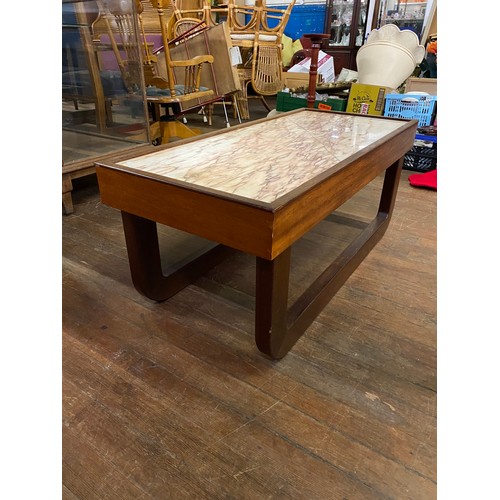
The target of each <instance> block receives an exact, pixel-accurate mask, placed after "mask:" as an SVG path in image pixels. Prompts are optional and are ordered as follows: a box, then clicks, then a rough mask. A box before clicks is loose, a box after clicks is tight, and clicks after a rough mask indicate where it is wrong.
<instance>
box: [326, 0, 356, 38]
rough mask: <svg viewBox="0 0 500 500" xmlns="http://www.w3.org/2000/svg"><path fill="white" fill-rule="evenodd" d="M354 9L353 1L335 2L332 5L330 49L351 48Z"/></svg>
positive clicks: (337, 0) (335, 0)
mask: <svg viewBox="0 0 500 500" xmlns="http://www.w3.org/2000/svg"><path fill="white" fill-rule="evenodd" d="M353 9H354V1H353V0H347V1H339V0H334V1H333V2H332V3H331V16H330V39H329V40H328V46H329V47H339V46H340V47H347V46H349V44H350V42H351V39H350V35H351V24H352V16H353Z"/></svg>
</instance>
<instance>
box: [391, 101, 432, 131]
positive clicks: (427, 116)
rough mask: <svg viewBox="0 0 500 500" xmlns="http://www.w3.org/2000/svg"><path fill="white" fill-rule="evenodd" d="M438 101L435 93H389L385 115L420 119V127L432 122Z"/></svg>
mask: <svg viewBox="0 0 500 500" xmlns="http://www.w3.org/2000/svg"><path fill="white" fill-rule="evenodd" d="M436 102H437V96H435V95H421V94H387V95H386V96H385V108H384V116H390V117H393V118H406V119H407V120H418V126H419V127H426V126H427V125H430V124H431V120H432V116H433V114H434V107H435V105H436Z"/></svg>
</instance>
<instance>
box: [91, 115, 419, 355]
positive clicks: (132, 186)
mask: <svg viewBox="0 0 500 500" xmlns="http://www.w3.org/2000/svg"><path fill="white" fill-rule="evenodd" d="M306 112H311V113H322V111H317V110H297V111H293V112H292V113H306ZM329 113H330V112H329ZM371 118H373V117H371ZM273 119H279V117H276V118H271V119H264V120H258V121H256V122H252V123H250V124H244V125H240V126H239V127H234V128H233V130H234V129H237V128H240V127H252V126H254V125H255V124H256V123H261V122H264V121H267V120H273ZM386 120H387V118H386ZM400 121H402V120H400ZM416 126H417V122H416V121H415V120H412V121H411V122H404V124H403V125H402V126H401V128H400V129H398V130H397V132H396V133H392V134H388V136H387V137H386V138H384V140H381V141H377V142H376V143H375V144H374V145H373V147H369V148H366V150H363V151H361V152H359V153H358V154H355V155H352V156H351V157H349V158H347V159H346V160H344V161H342V162H340V163H339V164H336V165H335V169H334V170H328V171H326V172H325V173H324V174H322V175H319V176H317V177H315V178H314V179H313V180H312V181H310V182H306V183H304V185H302V186H300V187H299V188H298V189H295V190H293V191H291V192H290V193H289V194H286V195H284V196H281V197H280V198H279V199H277V200H276V201H275V202H272V203H263V202H256V201H253V200H248V199H246V198H242V197H240V196H236V195H230V194H228V193H221V192H217V191H215V190H213V189H208V188H199V187H197V186H193V185H189V184H188V183H184V182H181V181H176V180H172V179H166V178H164V177H160V176H157V175H155V174H152V173H144V172H137V171H134V169H132V168H129V167H126V166H123V165H117V164H106V165H105V164H98V165H97V167H96V171H97V175H98V180H99V186H100V189H101V198H102V201H103V203H105V204H107V205H110V206H112V207H115V208H118V209H119V210H121V212H122V220H123V228H124V233H125V239H126V246H127V252H128V258H129V263H130V270H131V275H132V281H133V283H134V286H135V287H136V289H137V290H138V291H139V292H140V293H142V294H144V295H145V296H146V297H148V298H150V299H152V300H155V301H162V300H165V299H167V298H169V297H171V296H172V295H174V294H176V293H177V292H178V291H180V290H181V289H182V288H184V287H185V286H187V285H188V284H189V283H191V282H193V281H194V280H195V279H196V278H198V277H199V276H200V275H202V274H203V273H205V272H206V271H207V270H208V269H210V268H211V267H213V266H214V265H216V264H217V263H219V262H221V260H222V259H223V258H224V257H225V256H226V255H227V254H228V253H229V252H231V251H233V250H239V251H243V252H247V253H250V254H253V255H255V256H256V264H257V265H256V289H255V299H256V306H255V340H256V344H257V347H258V348H259V350H260V351H262V352H263V353H265V354H267V355H268V356H270V357H271V358H273V359H280V358H282V357H283V356H284V355H285V354H286V353H287V352H288V351H289V350H290V348H291V347H292V346H293V345H294V344H295V343H296V341H297V340H298V339H299V338H300V337H301V335H302V334H303V333H304V332H305V331H306V329H307V328H308V326H309V325H310V324H311V323H312V321H313V320H314V319H315V318H316V317H317V315H318V314H319V313H320V312H321V310H322V309H323V308H324V307H325V306H326V304H327V303H328V302H329V301H330V300H331V298H332V297H333V296H334V295H335V293H336V292H337V291H338V290H339V289H340V288H341V287H342V285H343V284H344V282H345V281H346V280H347V278H348V277H349V276H350V275H351V274H352V272H353V271H354V270H355V269H356V268H357V267H358V265H359V264H360V263H361V262H362V261H363V260H364V258H365V257H366V255H368V253H369V252H370V251H371V249H372V248H373V247H374V246H375V244H376V243H377V242H378V241H379V240H380V238H381V237H382V236H383V234H384V233H385V231H386V229H387V227H388V225H389V221H390V218H391V215H392V212H393V208H394V204H395V199H396V194H397V189H398V183H399V179H400V174H401V168H402V158H403V156H404V154H405V153H406V152H407V151H408V150H409V149H410V148H411V147H412V145H413V140H414V137H415V132H416ZM229 132H230V131H221V132H216V133H214V134H220V133H229ZM214 134H207V136H213V135H214ZM207 136H202V137H198V138H194V139H188V140H186V141H182V143H183V144H185V143H189V142H192V141H200V140H203V138H204V137H207ZM175 144H176V143H174V145H169V146H165V148H169V147H175ZM162 148H163V147H162ZM157 150H158V149H157ZM384 171H385V176H384V182H383V187H382V192H381V197H380V203H379V208H378V212H377V215H376V216H375V217H374V219H373V220H372V221H371V222H370V223H369V224H368V225H367V226H366V227H365V229H364V230H363V231H362V232H361V233H360V234H359V235H358V236H357V237H356V238H355V239H354V241H352V242H351V243H350V244H349V245H348V246H347V248H346V249H345V250H344V251H343V252H342V253H341V254H340V256H338V257H337V258H336V259H335V260H334V262H333V263H332V264H331V265H329V266H328V267H327V269H326V270H325V271H323V273H321V275H320V276H319V277H318V278H317V279H316V280H315V281H314V282H313V283H312V284H311V285H310V286H309V287H308V288H307V290H306V291H305V292H304V293H303V294H302V295H301V296H300V297H299V298H298V299H297V300H296V301H295V303H294V304H292V305H290V306H289V305H288V284H289V275H290V260H291V248H292V244H293V243H294V242H295V241H297V240H298V239H299V238H300V237H301V236H303V235H304V234H305V233H306V232H308V231H309V230H310V229H311V228H312V227H314V226H315V225H316V224H317V223H319V222H320V221H321V220H323V219H324V218H325V217H326V216H327V215H329V214H330V213H331V212H333V211H334V210H335V209H336V208H338V207H339V206H340V205H341V204H342V203H344V202H345V201H347V200H349V199H350V198H351V197H352V196H353V195H354V194H355V193H357V192H358V191H359V190H360V189H361V188H363V187H364V186H365V185H367V184H368V183H369V182H371V181H372V180H373V179H374V178H375V177H377V176H378V175H379V174H381V173H383V172H384ZM157 223H161V224H165V225H168V226H171V227H175V228H177V229H180V230H183V231H187V232H190V233H193V234H197V235H198V236H201V237H204V238H207V239H210V240H212V241H215V242H218V243H219V244H218V245H217V246H215V247H213V248H212V249H210V250H209V251H207V252H206V253H204V254H202V255H201V256H199V257H197V258H195V259H194V260H192V261H191V262H189V263H187V264H185V265H183V266H182V267H181V268H179V269H177V270H176V271H174V272H172V273H170V274H168V275H165V274H164V273H163V270H162V265H161V256H160V248H159V243H158V235H157V228H156V224H157Z"/></svg>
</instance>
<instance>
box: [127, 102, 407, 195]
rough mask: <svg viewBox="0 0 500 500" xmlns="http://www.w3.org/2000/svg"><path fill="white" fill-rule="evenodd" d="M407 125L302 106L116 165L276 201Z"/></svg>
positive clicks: (225, 191)
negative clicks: (310, 110) (269, 118)
mask: <svg viewBox="0 0 500 500" xmlns="http://www.w3.org/2000/svg"><path fill="white" fill-rule="evenodd" d="M405 125H406V123H405V122H402V121H397V120H384V119H380V118H372V117H369V116H351V115H340V114H330V113H315V112H307V111H304V112H303V113H292V114H283V115H281V116H279V117H278V118H277V119H274V120H268V121H265V122H262V123H256V124H252V125H250V126H248V127H242V128H240V129H233V130H231V129H230V130H228V131H227V133H222V134H217V135H215V136H213V137H205V138H204V137H203V136H201V137H200V139H199V140H197V141H193V142H190V143H188V144H182V145H179V146H177V147H176V146H174V147H172V148H168V149H165V150H162V151H158V152H155V153H151V154H148V155H144V156H140V157H137V158H133V159H130V160H126V161H123V162H120V163H118V165H123V166H126V167H131V168H134V169H137V170H140V171H143V172H151V173H154V174H156V175H160V176H163V177H165V178H168V179H175V180H178V181H184V182H188V183H190V184H194V185H196V186H200V187H205V188H210V189H214V190H217V191H221V192H223V193H230V194H235V195H239V196H243V197H245V198H249V199H252V200H256V201H262V202H267V203H272V202H273V201H275V200H276V199H277V198H279V197H280V196H283V195H285V194H287V193H289V192H290V191H292V190H293V189H295V188H297V187H299V186H301V185H302V184H304V183H305V182H308V181H309V180H311V179H313V178H314V177H316V176H317V175H319V174H321V173H323V172H325V171H326V170H328V169H331V168H332V167H334V166H335V165H336V164H337V163H339V162H340V161H342V160H344V159H346V158H348V157H349V156H351V155H353V154H355V153H357V152H359V151H361V150H362V149H364V148H367V147H369V146H371V145H373V144H374V143H376V142H377V141H378V140H380V139H382V138H384V137H385V136H387V135H389V134H391V133H392V132H394V131H395V130H397V129H398V128H401V127H404V126H405Z"/></svg>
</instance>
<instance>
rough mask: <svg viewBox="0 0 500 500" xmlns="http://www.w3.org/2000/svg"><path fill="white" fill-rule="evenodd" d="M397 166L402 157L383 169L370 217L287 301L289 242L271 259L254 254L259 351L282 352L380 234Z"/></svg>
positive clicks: (279, 355) (386, 218)
mask: <svg viewBox="0 0 500 500" xmlns="http://www.w3.org/2000/svg"><path fill="white" fill-rule="evenodd" d="M401 168H402V160H401V161H399V162H397V163H394V164H393V165H392V166H391V167H389V168H388V169H387V171H386V173H385V177H384V184H383V187H382V194H381V197H380V204H379V210H378V213H377V215H376V216H375V218H374V219H373V220H372V221H371V222H370V223H369V224H368V225H367V226H366V228H365V229H364V230H363V231H362V232H361V234H359V235H358V237H357V238H355V239H354V241H353V242H352V243H351V244H350V245H349V246H348V247H347V248H346V249H345V250H344V251H343V252H342V253H341V254H340V255H339V256H338V257H337V258H336V259H335V261H334V262H333V263H332V264H331V265H330V266H329V267H328V268H327V269H326V270H325V271H323V273H322V274H321V275H320V276H319V277H318V278H317V279H316V280H315V281H314V282H313V283H312V284H311V285H310V286H309V288H307V290H306V291H305V292H304V293H303V294H302V295H301V296H300V297H299V298H298V299H297V301H296V302H295V303H294V304H293V305H291V306H290V307H288V284H289V274H290V260H291V247H290V248H288V249H287V250H285V251H284V252H283V253H282V254H280V255H279V256H278V257H276V258H275V259H274V260H271V261H270V260H266V259H262V258H259V257H257V269H256V287H255V288H256V290H255V301H256V305H255V342H256V344H257V347H258V348H259V350H260V351H262V352H263V353H265V354H267V355H268V356H270V357H271V358H273V359H280V358H282V357H283V356H284V355H285V354H286V353H287V352H288V351H289V350H290V349H291V347H292V346H293V345H294V344H295V343H296V342H297V340H298V339H299V338H300V337H301V336H302V334H303V333H304V332H305V330H306V329H307V328H308V327H309V325H310V324H311V323H312V322H313V321H314V319H315V318H316V317H317V316H318V314H319V313H320V312H321V311H322V310H323V308H324V307H325V306H326V305H327V304H328V302H330V300H331V299H332V297H333V296H334V295H335V294H336V293H337V291H338V290H339V289H340V288H341V287H342V285H343V284H344V283H345V281H346V280H347V279H348V278H349V276H350V275H351V274H352V273H353V272H354V270H355V269H356V268H357V267H358V266H359V264H360V263H361V262H362V261H363V260H364V259H365V257H366V256H367V255H368V253H369V252H370V251H371V250H372V248H373V247H374V246H375V244H376V243H377V242H378V241H379V240H380V239H381V238H382V236H383V234H384V233H385V231H386V229H387V227H388V225H389V220H390V217H391V215H392V211H393V208H394V203H395V200H396V193H397V188H398V184H399V178H400V175H401Z"/></svg>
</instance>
